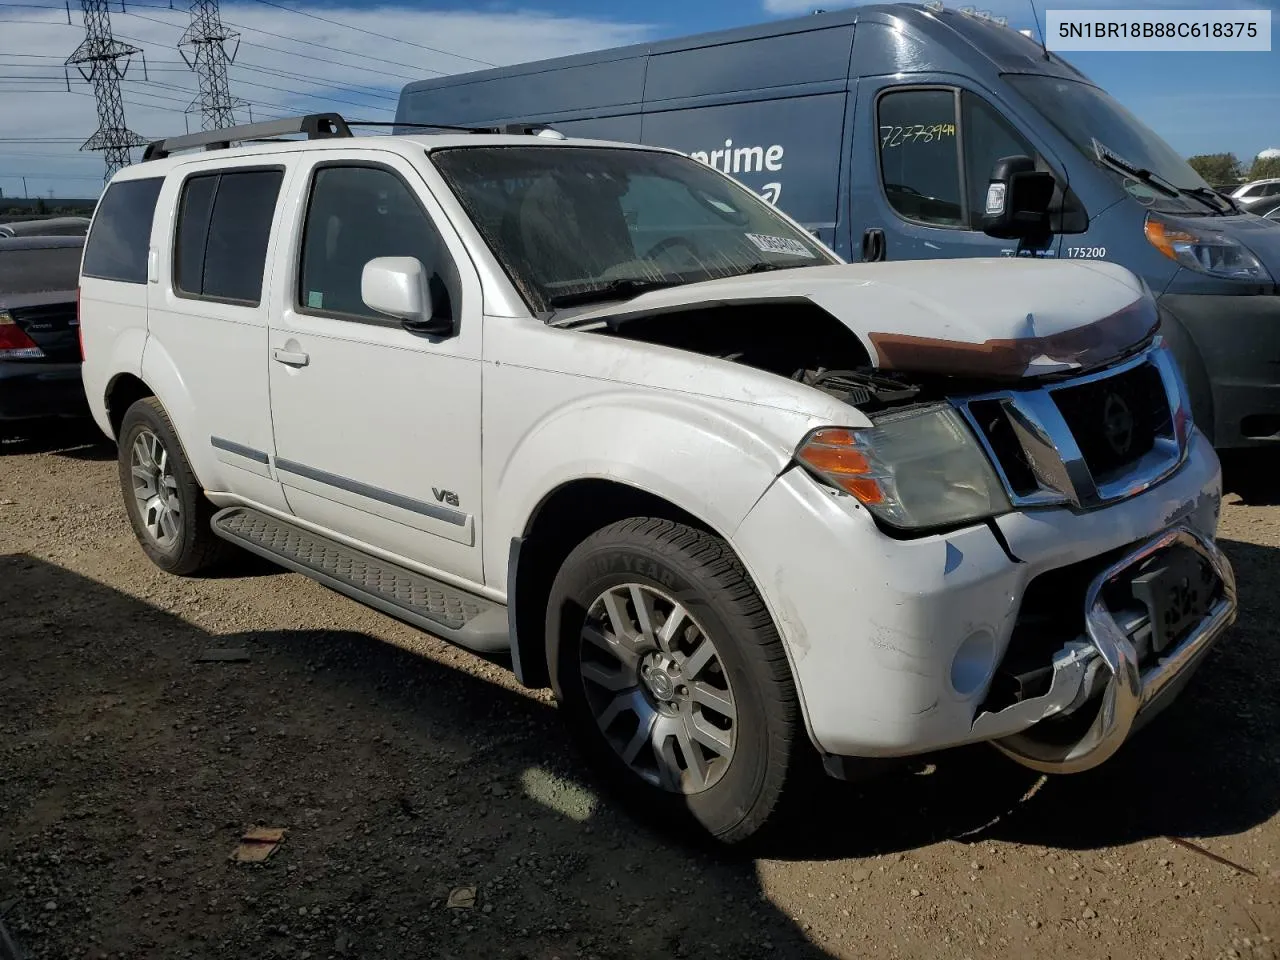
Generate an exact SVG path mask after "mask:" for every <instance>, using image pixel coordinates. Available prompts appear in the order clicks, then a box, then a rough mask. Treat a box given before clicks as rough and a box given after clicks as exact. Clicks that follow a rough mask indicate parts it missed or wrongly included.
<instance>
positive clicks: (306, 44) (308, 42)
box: [121, 8, 447, 80]
mask: <svg viewBox="0 0 1280 960" xmlns="http://www.w3.org/2000/svg"><path fill="white" fill-rule="evenodd" d="M153 9H155V8H153ZM125 13H126V15H128V16H130V17H134V18H135V19H138V20H146V21H148V22H150V23H158V24H160V25H161V26H162V27H172V28H173V29H175V30H177V29H179V27H178V25H177V24H176V23H170V22H169V21H167V20H160V19H157V18H156V17H149V16H147V15H146V14H144V13H134V12H133V11H131V10H126V11H125ZM223 22H224V23H226V24H227V26H229V27H235V28H236V29H237V30H243V31H245V32H246V33H260V34H262V35H263V36H265V37H275V38H276V39H277V40H287V41H289V42H290V43H297V44H300V45H302V46H304V47H316V48H317V49H320V50H326V51H328V52H329V53H343V54H346V55H347V56H349V57H359V58H360V59H361V60H372V61H374V62H375V63H386V64H390V65H391V66H393V67H407V68H408V69H410V70H417V71H419V72H420V73H423V72H425V73H434V74H437V75H438V76H442V77H443V76H447V74H446V73H445V71H443V70H432V69H431V68H429V67H423V66H422V65H420V64H417V63H405V62H403V61H401V60H388V59H387V58H386V57H375V56H372V55H371V54H367V53H360V52H358V51H355V50H344V49H342V48H341V47H334V46H332V45H330V44H327V43H316V42H315V41H314V40H299V39H297V38H296V37H290V36H288V35H286V34H283V33H274V32H272V31H270V30H263V29H262V28H261V27H250V26H246V25H245V24H243V23H234V22H233V21H231V20H226V21H223ZM121 36H122V37H123V36H124V34H121ZM129 39H132V40H133V41H134V42H135V43H140V42H142V41H139V40H138V39H137V38H136V37H132V38H129ZM242 45H243V46H246V47H248V46H256V47H259V48H261V49H263V50H273V51H275V52H276V53H284V54H287V55H288V56H291V57H305V58H307V59H308V60H320V59H322V58H320V57H315V56H312V55H311V54H309V53H299V52H298V51H296V50H281V49H280V48H278V47H268V46H267V45H265V44H261V43H252V44H251V43H250V42H249V41H248V40H245V41H243V43H242ZM333 62H335V63H336V62H337V61H333ZM339 65H340V66H344V67H351V69H360V68H358V67H354V66H352V65H351V64H346V63H341V64H339ZM406 79H410V80H412V79H416V78H415V77H408V78H406Z"/></svg>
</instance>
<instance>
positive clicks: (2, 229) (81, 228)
mask: <svg viewBox="0 0 1280 960" xmlns="http://www.w3.org/2000/svg"><path fill="white" fill-rule="evenodd" d="M88 232H89V218H88V217H45V218H44V219H41V220H11V221H10V222H9V223H0V238H2V237H83V236H84V235H85V234H86V233H88Z"/></svg>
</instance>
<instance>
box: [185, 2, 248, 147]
mask: <svg viewBox="0 0 1280 960" xmlns="http://www.w3.org/2000/svg"><path fill="white" fill-rule="evenodd" d="M229 41H235V46H234V47H233V48H232V50H231V52H230V53H229V54H228V53H227V48H226V44H227V43H228V42H229ZM188 49H190V55H189V56H188ZM239 50H240V34H238V33H236V32H235V31H234V30H228V29H227V28H226V27H225V26H223V25H222V15H221V14H220V13H219V12H218V0H191V24H190V26H188V27H187V29H186V30H185V31H183V34H182V39H181V40H179V41H178V52H179V53H181V54H182V59H183V60H185V61H186V62H187V66H188V67H190V68H191V69H192V70H194V71H195V73H196V81H197V83H198V84H199V89H200V92H199V93H198V94H197V95H196V98H195V99H194V100H192V101H191V106H189V107H188V108H187V112H188V113H190V112H192V111H195V110H199V111H200V124H201V128H202V129H204V130H218V129H221V128H222V127H233V126H235V123H236V119H235V114H234V111H235V108H236V107H239V106H243V105H244V101H243V100H237V99H235V98H234V97H232V96H231V83H230V81H229V80H228V79H227V67H229V66H230V65H231V64H232V63H233V62H235V59H236V53H237V52H238V51H239Z"/></svg>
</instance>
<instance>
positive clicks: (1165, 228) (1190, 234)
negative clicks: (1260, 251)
mask: <svg viewBox="0 0 1280 960" xmlns="http://www.w3.org/2000/svg"><path fill="white" fill-rule="evenodd" d="M1143 229H1144V231H1145V232H1146V235H1147V240H1148V241H1150V243H1151V245H1152V246H1153V247H1155V248H1156V249H1157V250H1159V251H1160V252H1161V253H1163V254H1164V255H1165V256H1166V257H1168V258H1169V259H1170V260H1172V261H1174V262H1175V263H1177V264H1180V265H1181V266H1184V267H1186V268H1187V269H1188V270H1195V271H1196V272H1197V273H1207V274H1208V275H1209V276H1211V277H1225V278H1227V279H1230V280H1254V281H1258V282H1261V283H1269V282H1270V281H1271V275H1270V274H1269V273H1267V268H1266V267H1264V266H1263V265H1262V262H1261V261H1260V260H1259V259H1258V258H1257V257H1255V256H1254V255H1253V251H1252V250H1250V249H1249V248H1248V247H1246V246H1245V245H1244V244H1243V243H1241V242H1240V241H1238V240H1234V239H1232V238H1231V237H1228V236H1227V235H1226V234H1225V233H1221V232H1219V231H1217V230H1210V229H1207V228H1204V227H1195V226H1190V225H1188V224H1181V223H1180V224H1173V223H1170V222H1169V221H1167V220H1165V219H1164V218H1162V217H1158V216H1156V215H1155V214H1152V213H1149V214H1147V220H1146V224H1145V226H1144V228H1143Z"/></svg>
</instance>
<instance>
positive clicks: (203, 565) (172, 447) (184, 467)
mask: <svg viewBox="0 0 1280 960" xmlns="http://www.w3.org/2000/svg"><path fill="white" fill-rule="evenodd" d="M118 457H119V466H120V488H121V492H122V493H123V494H124V505H125V510H126V511H127V512H128V514H129V523H130V524H131V525H132V526H133V532H134V535H135V536H136V537H137V538H138V543H140V544H141V545H142V549H143V551H145V552H146V554H147V556H148V557H150V558H151V561H152V562H153V563H154V564H155V565H156V566H158V567H159V568H160V569H162V570H165V571H167V572H168V573H174V574H179V575H183V576H190V575H192V574H196V573H201V572H204V571H207V570H210V569H212V568H214V567H216V566H217V565H218V564H219V563H221V562H222V560H223V559H224V558H225V557H226V556H227V554H228V553H229V552H230V551H231V550H232V549H233V548H232V547H231V545H230V544H228V543H227V542H226V541H224V540H220V539H219V538H218V537H216V536H214V534H213V530H212V529H211V528H210V526H209V521H210V518H211V517H212V516H213V505H212V504H211V503H209V501H208V500H207V499H205V496H204V491H203V490H202V489H201V487H200V482H199V481H198V480H197V479H196V475H195V472H194V471H193V470H192V469H191V464H190V463H188V462H187V457H186V454H185V453H183V450H182V444H181V443H180V442H179V441H178V434H177V431H176V430H174V429H173V423H172V422H171V421H170V420H169V415H168V414H167V413H166V412H165V409H164V407H162V406H161V405H160V401H159V400H157V399H156V398H155V397H146V398H144V399H142V400H139V401H137V402H136V403H134V404H133V406H131V407H130V408H129V409H128V410H127V411H125V415H124V420H123V421H122V422H121V424H120V436H119V455H118Z"/></svg>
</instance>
